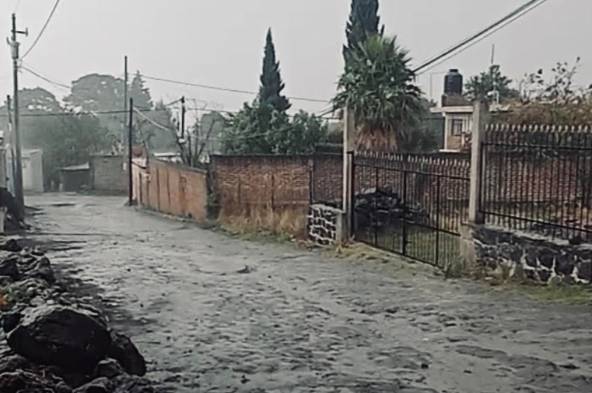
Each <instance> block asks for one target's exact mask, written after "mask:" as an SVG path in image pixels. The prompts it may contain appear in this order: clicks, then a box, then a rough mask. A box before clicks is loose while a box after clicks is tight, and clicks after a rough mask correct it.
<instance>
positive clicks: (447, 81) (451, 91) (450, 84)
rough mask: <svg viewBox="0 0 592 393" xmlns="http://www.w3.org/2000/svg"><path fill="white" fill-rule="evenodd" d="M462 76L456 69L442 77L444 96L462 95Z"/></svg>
mask: <svg viewBox="0 0 592 393" xmlns="http://www.w3.org/2000/svg"><path fill="white" fill-rule="evenodd" d="M462 93H463V76H462V74H461V73H460V72H458V70H457V69H451V70H450V71H448V74H446V76H445V77H444V94H446V95H449V96H450V95H462Z"/></svg>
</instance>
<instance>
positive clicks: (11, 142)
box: [4, 95, 15, 191]
mask: <svg viewBox="0 0 592 393" xmlns="http://www.w3.org/2000/svg"><path fill="white" fill-rule="evenodd" d="M6 112H7V114H8V135H4V146H6V142H8V146H9V147H10V180H11V181H12V190H13V191H14V170H15V164H14V133H13V132H12V100H11V98H10V95H7V96H6ZM5 161H6V160H5ZM4 166H5V167H6V163H5V164H4ZM4 175H5V178H6V177H7V176H8V173H5V174H4ZM4 185H5V188H6V189H7V190H9V191H10V187H8V182H7V181H6V179H5V180H4Z"/></svg>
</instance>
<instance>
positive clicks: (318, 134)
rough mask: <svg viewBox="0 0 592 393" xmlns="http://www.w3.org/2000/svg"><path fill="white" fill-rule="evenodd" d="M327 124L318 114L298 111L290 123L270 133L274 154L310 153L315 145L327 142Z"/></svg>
mask: <svg viewBox="0 0 592 393" xmlns="http://www.w3.org/2000/svg"><path fill="white" fill-rule="evenodd" d="M327 135H328V127H327V124H326V123H325V122H324V121H323V120H322V119H321V118H319V117H318V116H314V115H311V114H309V113H306V112H304V111H300V112H298V113H297V114H296V115H295V116H294V118H293V119H292V122H291V124H289V125H287V126H284V127H280V128H279V129H278V132H276V133H273V134H272V135H270V139H272V141H273V143H274V153H276V154H310V153H314V151H315V146H316V145H318V144H321V143H325V142H327Z"/></svg>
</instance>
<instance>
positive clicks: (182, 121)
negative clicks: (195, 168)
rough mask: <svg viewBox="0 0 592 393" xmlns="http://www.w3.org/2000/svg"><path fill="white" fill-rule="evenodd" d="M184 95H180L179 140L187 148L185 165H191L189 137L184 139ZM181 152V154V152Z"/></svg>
mask: <svg viewBox="0 0 592 393" xmlns="http://www.w3.org/2000/svg"><path fill="white" fill-rule="evenodd" d="M185 113H186V109H185V97H181V140H183V141H184V142H185V146H186V148H187V150H186V154H187V165H191V137H190V136H189V135H187V140H185ZM181 154H183V153H182V152H181Z"/></svg>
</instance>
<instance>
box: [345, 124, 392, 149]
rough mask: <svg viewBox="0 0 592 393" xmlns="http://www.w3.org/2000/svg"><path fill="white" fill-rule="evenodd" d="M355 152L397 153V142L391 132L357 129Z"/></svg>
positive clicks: (380, 129) (379, 129)
mask: <svg viewBox="0 0 592 393" xmlns="http://www.w3.org/2000/svg"><path fill="white" fill-rule="evenodd" d="M356 150H357V151H372V152H378V153H397V152H398V151H399V141H398V140H397V137H396V133H395V132H394V131H393V130H385V129H382V128H369V127H358V128H357V136H356Z"/></svg>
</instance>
